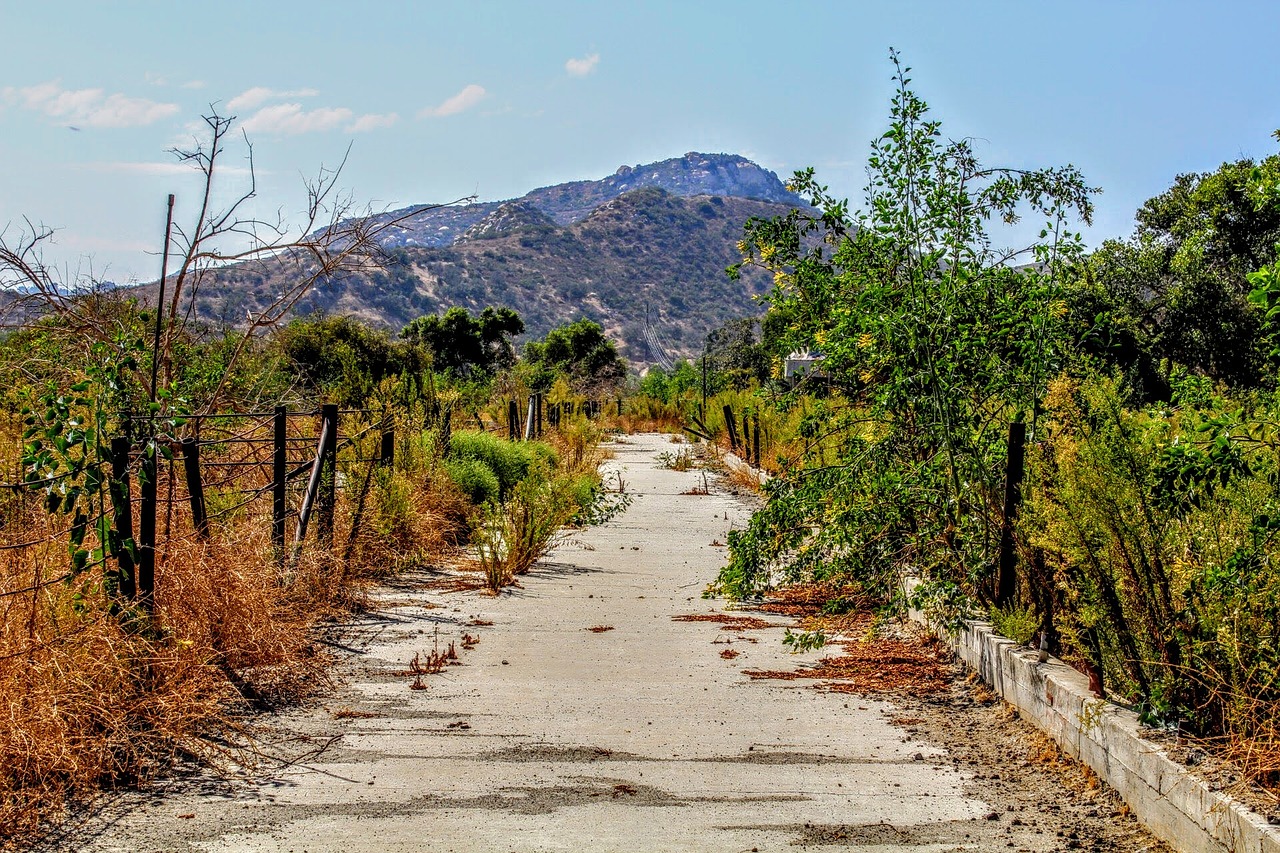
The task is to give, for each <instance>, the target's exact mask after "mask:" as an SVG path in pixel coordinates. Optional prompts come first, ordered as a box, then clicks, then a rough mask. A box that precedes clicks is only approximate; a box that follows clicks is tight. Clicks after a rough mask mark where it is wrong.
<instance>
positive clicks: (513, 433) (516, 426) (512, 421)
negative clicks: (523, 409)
mask: <svg viewBox="0 0 1280 853" xmlns="http://www.w3.org/2000/svg"><path fill="white" fill-rule="evenodd" d="M519 434H520V409H519V407H518V406H516V401H515V400H510V401H508V403H507V438H508V439H510V440H511V441H515V440H516V439H517V438H519V437H520V435H519Z"/></svg>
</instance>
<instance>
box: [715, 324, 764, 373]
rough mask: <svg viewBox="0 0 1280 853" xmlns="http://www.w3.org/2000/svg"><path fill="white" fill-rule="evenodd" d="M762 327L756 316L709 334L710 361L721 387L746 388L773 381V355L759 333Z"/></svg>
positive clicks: (721, 327)
mask: <svg viewBox="0 0 1280 853" xmlns="http://www.w3.org/2000/svg"><path fill="white" fill-rule="evenodd" d="M759 324H760V321H759V319H757V318H755V317H740V318H738V319H736V320H730V321H728V322H727V323H725V324H724V325H722V326H720V327H719V328H718V329H714V330H713V331H712V332H711V333H710V334H709V335H707V349H706V358H707V359H708V360H709V367H710V369H711V370H712V371H714V372H715V374H716V385H717V386H720V385H728V386H730V387H732V388H739V389H742V388H748V387H750V386H751V385H753V384H755V383H759V382H764V381H765V380H767V379H768V378H769V368H770V358H769V354H768V352H767V350H766V349H765V347H764V345H763V344H762V343H761V342H760V338H759V336H758V335H757V334H756V328H757V327H758V326H759Z"/></svg>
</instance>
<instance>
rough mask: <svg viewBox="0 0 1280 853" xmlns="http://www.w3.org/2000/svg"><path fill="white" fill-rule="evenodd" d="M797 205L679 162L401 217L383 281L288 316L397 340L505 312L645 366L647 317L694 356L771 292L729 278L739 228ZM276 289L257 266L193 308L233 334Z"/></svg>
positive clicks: (347, 284)
mask: <svg viewBox="0 0 1280 853" xmlns="http://www.w3.org/2000/svg"><path fill="white" fill-rule="evenodd" d="M721 191H723V192H721ZM798 203H800V202H799V199H798V198H796V197H795V196H794V195H792V194H791V193H789V192H787V191H786V189H785V188H784V187H783V185H782V183H781V181H779V180H778V178H777V176H776V175H774V174H773V173H772V172H769V171H767V170H765V169H762V168H760V167H759V166H757V165H755V164H754V163H751V162H750V161H749V160H745V159H744V158H741V157H736V156H730V155H701V154H689V155H686V156H685V157H683V158H677V159H673V160H665V161H663V162H661V163H656V164H653V165H650V166H640V167H635V168H630V167H623V168H622V169H619V170H618V172H617V173H616V174H614V175H611V176H609V177H608V178H605V179H603V180H600V181H579V182H574V183H571V184H562V185H559V186H554V187H544V188H541V189H538V190H534V191H533V192H530V193H528V194H527V195H525V196H523V197H522V198H520V199H516V200H512V201H507V202H494V203H487V204H483V205H469V206H466V207H461V208H448V209H444V210H432V211H428V212H424V213H423V215H422V216H421V217H418V218H416V219H415V218H413V217H411V218H410V219H409V220H406V222H405V223H404V226H405V227H403V228H395V229H388V233H390V234H391V236H390V237H388V238H386V239H385V240H384V245H385V247H386V248H387V250H388V255H389V257H390V261H391V263H390V265H389V266H388V268H387V269H386V270H385V271H382V272H376V273H373V274H361V275H347V276H343V277H335V278H333V279H331V280H328V281H325V282H323V283H322V284H321V285H320V286H318V287H317V288H315V289H314V290H313V291H312V292H311V293H310V294H309V295H308V296H307V297H306V299H305V300H303V301H302V302H301V303H300V304H299V305H298V308H297V311H298V313H300V314H307V313H311V312H317V311H325V312H329V313H341V314H347V315H351V316H355V317H359V318H361V319H363V320H365V321H366V322H369V323H372V324H374V325H380V326H385V327H388V328H391V329H392V330H399V329H400V328H401V327H403V326H404V325H405V324H406V323H408V322H409V321H410V320H412V319H414V318H416V317H419V316H422V315H424V314H431V313H436V312H440V311H443V310H445V309H447V308H449V307H450V306H453V305H461V306H465V307H467V308H470V309H473V310H480V309H483V308H485V307H486V306H490V305H493V306H508V307H511V308H514V309H515V310H516V311H518V312H519V313H520V315H521V316H522V317H524V319H525V323H526V325H527V328H528V332H529V334H531V335H542V334H545V333H546V332H547V331H548V330H549V329H551V328H553V327H555V326H557V325H560V324H562V323H566V322H570V321H572V320H575V319H578V318H580V317H587V318H590V319H592V320H595V321H596V322H599V323H600V324H601V325H602V326H604V327H605V329H606V330H607V331H608V332H609V333H610V334H611V335H612V336H614V337H615V338H617V339H618V340H620V341H621V342H622V343H623V349H624V354H625V355H626V356H627V357H628V358H629V359H631V360H632V361H636V362H642V363H643V362H650V361H653V360H655V357H654V354H653V353H651V352H650V351H649V348H648V346H647V345H646V343H645V340H646V334H645V325H646V317H648V319H649V323H650V324H651V325H652V326H653V327H654V329H656V332H657V335H658V337H659V338H661V339H662V340H663V342H664V343H663V345H664V347H665V348H666V349H667V350H668V352H669V354H671V355H673V356H689V355H694V354H696V353H698V352H700V351H701V349H702V346H703V342H704V339H705V336H706V334H707V332H709V331H710V330H711V329H713V328H715V327H716V326H718V325H720V324H721V323H723V322H724V321H725V320H728V319H731V318H733V317H740V316H743V315H746V314H752V313H758V312H759V311H760V308H759V306H758V304H757V303H755V302H754V301H753V298H754V297H755V296H757V295H759V294H760V293H762V292H764V291H765V290H767V288H768V286H769V281H768V280H767V278H766V277H765V276H764V275H763V274H761V273H759V272H757V271H754V270H750V271H747V272H746V273H745V274H744V276H743V278H742V280H740V281H736V282H735V281H730V280H729V278H728V276H727V275H726V273H725V267H727V266H728V265H730V264H732V263H734V262H736V261H737V260H739V256H738V251H737V247H736V244H737V242H738V240H739V239H741V237H742V227H743V224H744V223H745V222H746V221H747V219H749V218H750V217H753V216H758V217H770V216H776V215H779V214H781V213H785V212H786V211H788V210H790V209H791V208H792V207H794V206H795V205H796V204H798ZM387 215H388V216H392V215H395V214H387ZM277 277H278V273H274V272H273V271H272V270H271V269H270V268H264V267H263V266H247V265H246V266H241V267H233V268H229V269H227V270H223V271H220V272H219V273H218V274H217V276H216V279H215V281H213V282H212V283H210V284H209V285H206V287H205V288H204V290H203V292H202V294H201V300H202V303H203V304H202V306H201V311H202V314H203V315H204V316H205V317H206V319H209V320H213V321H215V322H221V323H228V324H235V323H238V322H242V318H243V317H244V316H245V312H246V311H255V310H257V309H258V308H259V307H260V306H261V305H262V304H263V301H264V300H263V296H264V294H267V293H271V292H273V291H275V290H277V289H278V287H279V281H277V280H276V278H277Z"/></svg>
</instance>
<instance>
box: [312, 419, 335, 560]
mask: <svg viewBox="0 0 1280 853" xmlns="http://www.w3.org/2000/svg"><path fill="white" fill-rule="evenodd" d="M320 419H321V420H322V421H323V422H324V424H325V426H327V427H328V428H327V429H323V435H324V438H325V441H324V446H323V447H322V448H321V450H320V456H321V463H320V464H321V473H320V494H319V496H318V498H319V500H318V502H317V509H318V510H319V517H318V518H317V519H316V534H317V535H318V536H319V537H320V541H321V542H323V543H324V545H325V547H332V545H333V510H334V507H335V506H336V505H337V503H338V499H337V498H338V494H337V490H338V406H337V404H336V403H326V404H325V405H323V406H321V407H320Z"/></svg>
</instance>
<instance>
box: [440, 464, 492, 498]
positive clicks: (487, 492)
mask: <svg viewBox="0 0 1280 853" xmlns="http://www.w3.org/2000/svg"><path fill="white" fill-rule="evenodd" d="M444 470H445V472H446V473H448V475H449V479H451V480H453V482H454V483H455V484H456V485H457V486H458V488H459V489H461V490H462V493H463V494H464V495H466V496H467V498H468V499H470V501H471V502H472V503H473V504H475V505H476V506H480V505H481V504H485V503H488V502H490V501H494V500H497V499H498V498H499V496H500V495H501V492H502V488H501V484H500V483H499V481H498V476H497V475H496V474H494V473H493V469H492V468H490V467H489V466H488V465H486V464H485V463H484V462H482V461H481V460H479V459H475V458H470V457H468V458H463V459H450V460H448V461H447V462H445V463H444Z"/></svg>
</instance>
